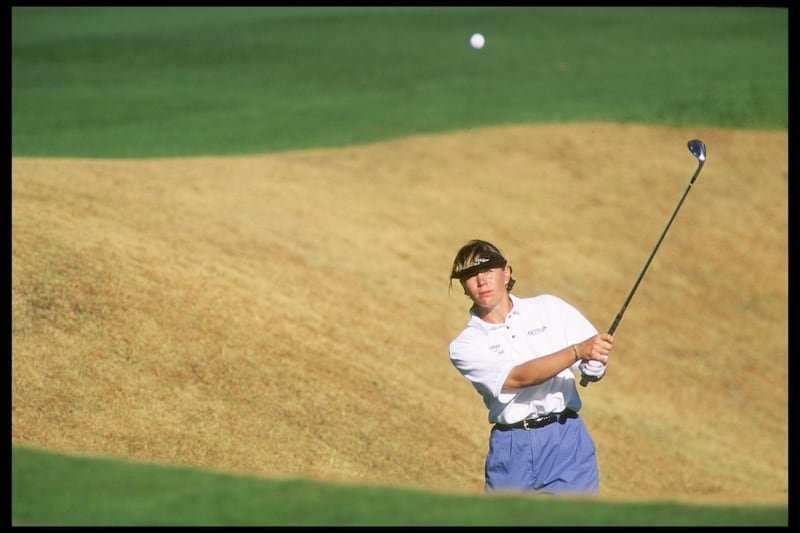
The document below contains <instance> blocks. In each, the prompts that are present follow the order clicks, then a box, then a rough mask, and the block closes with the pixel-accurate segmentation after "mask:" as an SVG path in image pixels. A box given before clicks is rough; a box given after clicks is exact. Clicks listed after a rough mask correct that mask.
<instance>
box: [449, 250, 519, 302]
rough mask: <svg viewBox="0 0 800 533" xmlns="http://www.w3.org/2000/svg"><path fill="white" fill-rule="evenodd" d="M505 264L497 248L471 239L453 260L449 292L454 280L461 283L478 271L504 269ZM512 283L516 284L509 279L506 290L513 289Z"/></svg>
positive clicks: (505, 261) (506, 262)
mask: <svg viewBox="0 0 800 533" xmlns="http://www.w3.org/2000/svg"><path fill="white" fill-rule="evenodd" d="M507 264H508V261H507V260H506V258H505V257H504V256H503V253H502V252H501V251H500V249H499V248H498V247H497V246H495V245H494V244H492V243H490V242H489V241H484V240H481V239H472V240H471V241H469V242H467V243H466V244H465V245H464V246H462V247H461V248H460V249H459V250H458V253H456V257H455V259H453V266H452V268H451V269H450V290H451V291H452V289H453V280H454V279H458V280H459V281H463V280H464V279H466V278H468V277H470V276H472V275H474V274H475V273H477V272H479V271H480V270H484V269H487V268H493V267H505V266H506V265H507ZM509 270H511V267H509ZM514 283H516V281H515V280H514V278H510V279H509V280H508V283H507V284H506V288H507V289H508V290H509V291H510V290H511V289H512V288H513V287H514Z"/></svg>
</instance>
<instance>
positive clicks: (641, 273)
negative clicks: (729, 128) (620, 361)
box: [581, 157, 705, 387]
mask: <svg viewBox="0 0 800 533" xmlns="http://www.w3.org/2000/svg"><path fill="white" fill-rule="evenodd" d="M704 163H705V157H703V158H702V159H700V163H699V164H698V165H697V169H696V170H695V171H694V174H692V177H691V179H690V180H689V183H688V184H686V188H685V189H684V190H683V194H682V195H681V199H680V200H679V201H678V205H676V206H675V209H674V210H673V211H672V215H671V216H670V217H669V220H667V224H666V225H665V226H664V229H663V230H662V231H661V235H659V236H658V240H657V241H656V244H655V246H653V249H652V250H651V251H650V255H649V256H648V257H647V261H646V262H645V264H644V266H643V267H642V270H641V271H639V275H638V276H636V281H635V282H634V284H633V286H632V287H631V290H630V291H628V295H627V296H626V297H625V301H624V302H623V303H622V307H620V308H619V312H618V313H617V316H616V317H615V318H614V322H613V323H612V324H611V327H610V328H608V332H609V333H611V334H612V335H613V334H614V332H615V331H616V330H617V326H619V323H620V322H621V321H622V316H623V315H624V314H625V310H626V309H627V308H628V304H629V303H630V301H631V298H633V294H634V293H635V292H636V289H637V288H638V287H639V283H641V281H642V278H644V273H645V272H647V268H648V267H649V266H650V262H651V261H652V260H653V256H655V255H656V252H657V251H658V247H659V246H661V241H663V240H664V236H665V235H666V234H667V231H668V230H669V227H670V226H671V225H672V221H673V220H675V215H677V214H678V210H680V208H681V205H683V201H684V200H685V199H686V195H688V194H689V190H691V188H692V185H694V182H695V180H696V179H697V176H698V175H699V174H700V170H701V169H702V168H703V164H704ZM588 383H589V382H588V380H587V379H586V377H585V376H584V377H582V378H581V386H583V387H585V386H586V385H587V384H588Z"/></svg>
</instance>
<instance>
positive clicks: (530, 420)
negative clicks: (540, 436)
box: [522, 416, 542, 431]
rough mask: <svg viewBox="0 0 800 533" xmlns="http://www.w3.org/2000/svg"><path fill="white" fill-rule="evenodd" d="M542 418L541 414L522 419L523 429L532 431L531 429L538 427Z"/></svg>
mask: <svg viewBox="0 0 800 533" xmlns="http://www.w3.org/2000/svg"><path fill="white" fill-rule="evenodd" d="M541 420H542V417H541V416H537V417H536V418H524V419H522V429H524V430H525V431H530V430H531V429H534V428H535V427H537V426H536V424H537V423H538V422H540V421H541ZM528 423H530V424H531V425H530V426H529V425H528Z"/></svg>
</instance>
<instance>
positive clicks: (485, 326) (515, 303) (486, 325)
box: [467, 293, 520, 334]
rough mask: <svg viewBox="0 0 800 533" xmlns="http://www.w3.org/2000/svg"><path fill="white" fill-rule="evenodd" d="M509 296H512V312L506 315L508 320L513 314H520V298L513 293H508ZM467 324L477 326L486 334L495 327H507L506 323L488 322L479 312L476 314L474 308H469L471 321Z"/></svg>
mask: <svg viewBox="0 0 800 533" xmlns="http://www.w3.org/2000/svg"><path fill="white" fill-rule="evenodd" d="M508 297H509V298H511V312H509V313H508V315H507V316H506V320H507V319H508V318H509V317H511V316H516V315H519V314H520V312H519V302H520V299H519V298H517V297H516V296H514V295H513V294H511V293H509V294H508ZM467 325H468V326H472V327H474V328H477V329H478V330H480V331H481V332H482V333H484V334H488V333H489V332H490V331H492V330H493V329H497V328H502V327H505V323H500V324H493V323H491V322H486V321H485V320H483V319H482V318H480V317H479V316H478V315H477V314H475V309H474V308H472V309H470V310H469V322H467Z"/></svg>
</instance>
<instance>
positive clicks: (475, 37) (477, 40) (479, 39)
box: [469, 33, 486, 50]
mask: <svg viewBox="0 0 800 533" xmlns="http://www.w3.org/2000/svg"><path fill="white" fill-rule="evenodd" d="M469 44H470V45H472V48H475V49H476V50H480V49H481V48H483V45H484V44H486V39H484V37H483V34H480V33H473V34H472V37H470V38H469Z"/></svg>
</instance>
